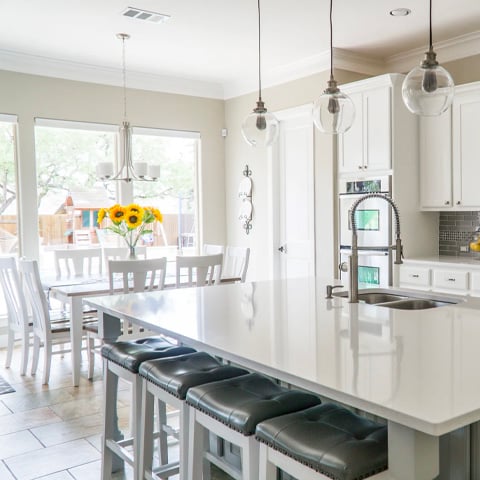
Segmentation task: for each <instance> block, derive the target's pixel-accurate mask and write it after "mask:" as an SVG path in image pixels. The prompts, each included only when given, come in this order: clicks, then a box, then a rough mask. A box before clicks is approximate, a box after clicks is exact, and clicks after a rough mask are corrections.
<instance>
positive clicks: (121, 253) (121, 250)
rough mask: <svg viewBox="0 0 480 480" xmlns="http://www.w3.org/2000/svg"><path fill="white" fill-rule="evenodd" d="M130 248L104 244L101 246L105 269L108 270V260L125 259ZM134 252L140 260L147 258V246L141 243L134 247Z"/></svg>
mask: <svg viewBox="0 0 480 480" xmlns="http://www.w3.org/2000/svg"><path fill="white" fill-rule="evenodd" d="M129 252H130V249H129V248H128V247H126V246H125V247H112V246H106V247H102V256H103V263H104V266H105V270H106V271H107V272H108V262H109V260H125V259H127V257H128V254H129ZM135 254H136V255H137V257H138V258H139V259H140V260H145V259H146V258H147V247H146V246H145V245H141V246H138V247H135Z"/></svg>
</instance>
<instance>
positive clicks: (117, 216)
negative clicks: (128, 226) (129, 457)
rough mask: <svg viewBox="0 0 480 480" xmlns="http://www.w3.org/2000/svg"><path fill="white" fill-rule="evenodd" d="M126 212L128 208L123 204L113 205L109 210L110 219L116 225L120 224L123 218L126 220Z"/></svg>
mask: <svg viewBox="0 0 480 480" xmlns="http://www.w3.org/2000/svg"><path fill="white" fill-rule="evenodd" d="M126 213H127V209H126V208H125V207H123V206H122V205H118V203H117V204H116V205H114V206H113V207H111V208H110V209H109V211H108V214H109V216H110V220H111V221H112V222H113V223H115V224H116V225H118V224H119V223H120V222H121V221H122V220H125V214H126Z"/></svg>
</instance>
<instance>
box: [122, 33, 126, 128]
mask: <svg viewBox="0 0 480 480" xmlns="http://www.w3.org/2000/svg"><path fill="white" fill-rule="evenodd" d="M125 39H126V37H125V36H122V78H123V120H124V121H127V69H126V67H125V65H126V61H125V59H126V56H125Z"/></svg>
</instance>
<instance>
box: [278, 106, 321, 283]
mask: <svg viewBox="0 0 480 480" xmlns="http://www.w3.org/2000/svg"><path fill="white" fill-rule="evenodd" d="M276 115H277V118H278V120H279V121H280V138H279V141H278V144H277V147H276V149H275V150H274V152H273V153H274V155H273V171H276V172H277V175H276V176H275V177H274V182H275V181H276V182H277V187H276V188H274V190H273V192H274V201H273V206H274V209H277V214H276V215H275V217H274V218H275V219H276V222H277V223H278V225H274V232H275V233H274V250H275V251H274V252H273V255H274V262H273V263H274V277H275V278H295V277H304V276H312V275H315V229H314V227H315V222H314V148H313V147H314V137H313V122H312V116H311V106H310V105H308V106H302V107H297V108H294V109H289V110H286V111H283V112H279V113H276ZM275 199H276V201H275Z"/></svg>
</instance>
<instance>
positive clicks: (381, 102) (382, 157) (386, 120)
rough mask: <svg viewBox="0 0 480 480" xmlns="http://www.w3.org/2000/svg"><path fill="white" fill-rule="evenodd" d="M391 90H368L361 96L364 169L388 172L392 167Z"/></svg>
mask: <svg viewBox="0 0 480 480" xmlns="http://www.w3.org/2000/svg"><path fill="white" fill-rule="evenodd" d="M390 97H391V88H390V87H382V88H376V89H375V90H369V91H368V92H365V93H364V96H363V118H364V125H366V127H367V128H364V138H365V140H364V141H365V145H364V151H365V156H364V158H365V163H364V169H368V170H369V171H370V170H388V169H390V168H391V167H392V147H391V145H392V131H391V125H392V108H391V98H390Z"/></svg>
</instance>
